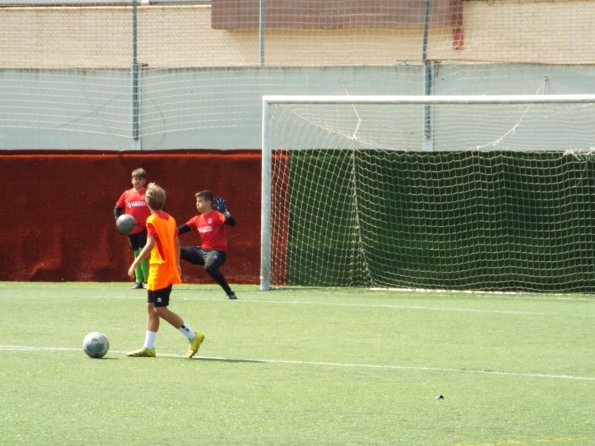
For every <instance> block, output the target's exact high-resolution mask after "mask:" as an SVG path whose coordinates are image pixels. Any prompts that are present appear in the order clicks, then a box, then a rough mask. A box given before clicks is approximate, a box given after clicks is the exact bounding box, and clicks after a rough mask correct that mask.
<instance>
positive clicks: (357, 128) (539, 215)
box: [268, 103, 595, 291]
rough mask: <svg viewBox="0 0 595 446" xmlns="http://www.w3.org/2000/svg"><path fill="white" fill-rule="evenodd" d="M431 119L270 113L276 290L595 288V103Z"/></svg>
mask: <svg viewBox="0 0 595 446" xmlns="http://www.w3.org/2000/svg"><path fill="white" fill-rule="evenodd" d="M427 114H428V109H427V105H403V104H381V105H362V104H328V105H320V104H275V103H272V104H271V105H270V117H269V119H268V122H269V133H270V137H269V139H270V147H271V148H272V149H273V150H272V179H271V183H272V184H271V231H270V234H271V256H270V257H271V260H270V263H271V269H270V281H271V284H272V285H275V284H277V285H281V284H283V285H305V286H309V285H312V286H366V287H401V288H403V287H405V288H433V289H436V288H442V289H463V290H464V289H474V290H477V289H480V290H511V291H512V290H524V291H528V290H542V291H543V290H546V291H587V290H591V291H592V290H593V289H595V272H594V270H593V264H594V262H595V258H594V255H595V251H594V248H595V246H594V241H595V239H594V236H593V230H594V229H595V228H594V224H593V217H595V215H593V209H594V208H593V200H594V197H593V190H594V186H595V184H594V182H595V172H594V167H595V166H594V165H593V163H594V158H593V156H592V155H591V152H590V150H591V149H592V147H591V144H592V141H594V139H593V136H594V135H593V128H594V125H595V105H594V104H481V105H478V104H473V105H452V104H450V105H449V104H445V105H432V106H431V111H430V114H431V116H432V119H433V121H432V123H433V125H432V127H431V132H430V133H429V134H428V133H427V132H426V131H427V130H428V129H427V128H426V126H425V125H424V124H423V123H424V120H423V119H422V117H423V116H424V115H427ZM420 123H421V124H420ZM428 138H431V139H430V141H429V142H430V144H431V148H432V151H428V150H427V149H428V147H430V146H429V145H428Z"/></svg>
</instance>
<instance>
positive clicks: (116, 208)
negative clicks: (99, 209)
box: [114, 206, 124, 220]
mask: <svg viewBox="0 0 595 446" xmlns="http://www.w3.org/2000/svg"><path fill="white" fill-rule="evenodd" d="M123 213H124V208H122V207H120V206H114V218H115V219H116V220H117V219H118V217H119V216H120V215H122V214H123Z"/></svg>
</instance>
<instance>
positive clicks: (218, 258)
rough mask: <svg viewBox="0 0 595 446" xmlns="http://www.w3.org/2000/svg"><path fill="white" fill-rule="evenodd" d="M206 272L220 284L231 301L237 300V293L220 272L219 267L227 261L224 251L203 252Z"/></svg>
mask: <svg viewBox="0 0 595 446" xmlns="http://www.w3.org/2000/svg"><path fill="white" fill-rule="evenodd" d="M203 259H204V264H205V271H206V272H207V273H208V274H209V275H210V276H211V277H212V278H213V279H214V280H215V282H217V283H218V284H219V286H220V287H221V288H223V291H225V294H227V297H228V298H229V299H237V296H236V293H234V292H233V291H232V289H231V288H230V286H229V284H228V283H227V280H225V277H224V276H223V274H222V273H221V271H220V270H219V267H220V266H221V265H223V264H224V263H225V260H227V254H225V253H224V252H223V251H216V250H209V251H207V250H203Z"/></svg>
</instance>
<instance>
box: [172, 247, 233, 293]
mask: <svg viewBox="0 0 595 446" xmlns="http://www.w3.org/2000/svg"><path fill="white" fill-rule="evenodd" d="M180 257H181V258H182V260H186V261H187V262H190V263H192V264H194V265H204V266H205V271H206V272H207V273H208V274H209V275H210V276H211V277H212V278H213V279H214V280H215V282H217V283H218V284H219V286H220V287H221V288H223V291H225V293H226V294H227V295H229V294H231V293H232V291H231V288H230V287H229V285H228V283H227V281H226V280H225V277H223V274H221V271H219V267H220V266H221V265H223V264H224V263H225V261H226V260H227V254H225V253H224V252H223V251H217V250H215V249H202V248H200V247H198V246H182V247H181V248H180Z"/></svg>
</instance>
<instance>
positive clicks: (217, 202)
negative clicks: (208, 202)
mask: <svg viewBox="0 0 595 446" xmlns="http://www.w3.org/2000/svg"><path fill="white" fill-rule="evenodd" d="M213 209H215V210H216V211H219V212H221V213H222V214H225V209H226V208H225V198H223V197H215V198H213Z"/></svg>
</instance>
